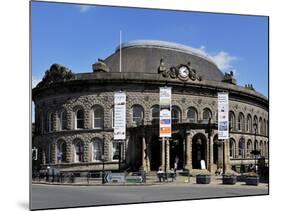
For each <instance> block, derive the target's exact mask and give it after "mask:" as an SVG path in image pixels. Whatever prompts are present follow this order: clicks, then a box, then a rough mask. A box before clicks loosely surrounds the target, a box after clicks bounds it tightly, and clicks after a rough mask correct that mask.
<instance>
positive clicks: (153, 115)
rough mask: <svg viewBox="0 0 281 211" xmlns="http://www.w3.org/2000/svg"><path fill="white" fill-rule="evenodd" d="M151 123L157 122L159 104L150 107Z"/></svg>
mask: <svg viewBox="0 0 281 211" xmlns="http://www.w3.org/2000/svg"><path fill="white" fill-rule="evenodd" d="M151 123H152V124H159V106H158V105H154V106H152V108H151Z"/></svg>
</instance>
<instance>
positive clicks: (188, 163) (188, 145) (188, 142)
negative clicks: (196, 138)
mask: <svg viewBox="0 0 281 211" xmlns="http://www.w3.org/2000/svg"><path fill="white" fill-rule="evenodd" d="M185 155H186V157H185V166H184V168H185V169H188V170H191V169H192V138H191V135H190V134H186V137H185Z"/></svg>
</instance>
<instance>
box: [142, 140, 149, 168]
mask: <svg viewBox="0 0 281 211" xmlns="http://www.w3.org/2000/svg"><path fill="white" fill-rule="evenodd" d="M142 169H143V170H144V171H146V172H148V171H150V164H149V159H148V149H147V146H146V140H145V137H142Z"/></svg>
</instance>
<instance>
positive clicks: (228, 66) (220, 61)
mask: <svg viewBox="0 0 281 211" xmlns="http://www.w3.org/2000/svg"><path fill="white" fill-rule="evenodd" d="M196 50H197V51H198V52H199V53H201V54H203V55H205V56H207V57H209V58H210V59H212V60H213V61H214V62H215V64H216V65H217V66H218V68H219V69H220V70H222V71H223V72H229V71H230V70H231V71H234V67H233V66H232V63H233V62H234V61H236V60H237V57H236V56H233V55H231V54H230V53H228V52H225V51H223V50H222V51H219V52H217V53H209V52H207V50H206V47H205V46H204V45H202V46H201V47H200V48H197V49H196ZM235 72H236V73H237V70H235Z"/></svg>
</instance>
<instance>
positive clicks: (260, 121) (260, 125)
mask: <svg viewBox="0 0 281 211" xmlns="http://www.w3.org/2000/svg"><path fill="white" fill-rule="evenodd" d="M259 134H263V125H262V118H261V117H260V119H259Z"/></svg>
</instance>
